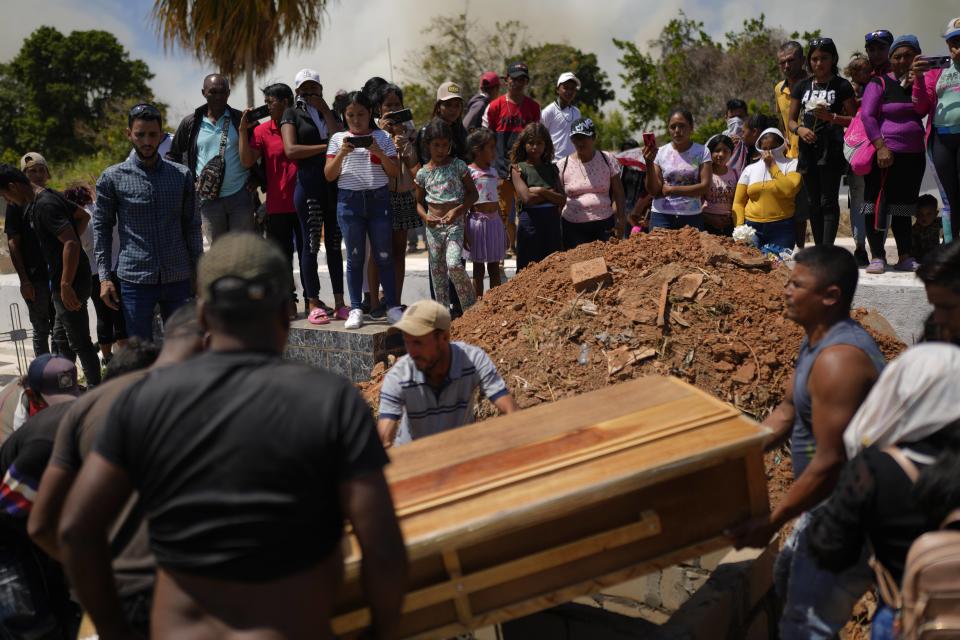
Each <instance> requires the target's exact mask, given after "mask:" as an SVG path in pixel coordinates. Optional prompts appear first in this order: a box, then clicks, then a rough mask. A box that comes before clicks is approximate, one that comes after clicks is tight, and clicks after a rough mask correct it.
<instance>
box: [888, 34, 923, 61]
mask: <svg viewBox="0 0 960 640" xmlns="http://www.w3.org/2000/svg"><path fill="white" fill-rule="evenodd" d="M900 47H910V48H911V49H913V50H914V51H916V52H917V53H920V52H921V51H920V40H918V39H917V36H915V35H913V34H911V33H907V34H904V35H902V36H897V39H896V40H894V41H893V44H891V45H890V55H891V56H893V52H894V51H896V50H897V49H899V48H900Z"/></svg>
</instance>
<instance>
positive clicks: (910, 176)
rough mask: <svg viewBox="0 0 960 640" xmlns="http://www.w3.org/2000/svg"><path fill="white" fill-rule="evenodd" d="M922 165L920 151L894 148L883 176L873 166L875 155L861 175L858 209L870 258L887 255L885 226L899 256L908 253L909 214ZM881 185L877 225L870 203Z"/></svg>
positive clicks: (914, 208) (924, 161)
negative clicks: (869, 168)
mask: <svg viewBox="0 0 960 640" xmlns="http://www.w3.org/2000/svg"><path fill="white" fill-rule="evenodd" d="M926 168H927V159H926V157H924V154H923V153H899V152H894V153H893V164H892V165H891V166H890V167H889V168H887V169H886V176H887V177H886V179H884V177H883V172H884V170H882V169H880V167H878V166H877V159H876V158H874V159H873V169H871V171H870V173H868V174H867V175H866V176H865V179H864V189H863V207H862V208H861V209H860V212H861V215H863V216H864V218H865V222H866V228H867V242H869V243H870V254H871V255H872V257H873V258H874V259H877V258H883V259H886V257H887V254H886V251H885V250H884V248H883V243H884V240H885V239H886V235H887V233H886V230H887V228H888V227H889V229H890V230H891V231H893V239H894V240H896V242H897V255H898V256H899V257H900V259H901V260H902V259H903V258H904V256H908V255H910V242H911V232H912V222H913V217H912V216H914V215H916V212H917V198H918V197H919V195H920V183H921V182H923V172H924V171H925V170H926ZM881 186H882V188H883V198H882V200H881V209H880V216H879V218H880V219H879V223H880V224H879V227H878V226H877V216H876V215H875V214H874V207H875V206H876V202H877V198H878V197H879V196H880V189H881Z"/></svg>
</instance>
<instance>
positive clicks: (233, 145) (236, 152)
mask: <svg viewBox="0 0 960 640" xmlns="http://www.w3.org/2000/svg"><path fill="white" fill-rule="evenodd" d="M224 122H227V146H226V147H225V148H224V150H223V161H224V165H225V166H226V170H225V171H224V174H223V184H221V185H220V197H221V198H225V197H227V196H232V195H233V194H235V193H236V192H238V191H240V189H243V188H244V187H245V186H246V184H247V176H248V175H249V174H250V172H249V170H247V169H245V168H244V166H243V164H242V163H241V162H240V140H239V138H238V137H237V136H238V133H237V130H236V128H235V127H234V126H233V123H232V122H231V121H230V110H229V109H227V110H226V111H224V112H223V115H222V116H220V119H219V120H217V122H216V124H214V123H212V122H210V120H209V119H208V118H207V116H203V117H202V118H201V119H200V130H199V131H198V132H197V175H198V176H199V175H200V173H201V172H202V171H203V168H204V167H205V166H207V163H208V162H210V160H212V159H213V158H216V157H217V155H218V154H219V153H220V136H221V135H222V134H223V124H224Z"/></svg>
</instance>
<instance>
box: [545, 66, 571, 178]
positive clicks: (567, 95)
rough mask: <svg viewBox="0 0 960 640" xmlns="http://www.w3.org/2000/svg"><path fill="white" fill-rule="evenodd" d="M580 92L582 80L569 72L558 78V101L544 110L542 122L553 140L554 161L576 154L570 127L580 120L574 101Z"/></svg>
mask: <svg viewBox="0 0 960 640" xmlns="http://www.w3.org/2000/svg"><path fill="white" fill-rule="evenodd" d="M579 90H580V80H578V79H577V76H575V75H573V74H572V73H571V72H569V71H565V72H564V73H561V74H560V77H559V78H557V99H556V100H554V101H553V102H551V103H550V104H548V105H547V106H546V107H544V108H543V111H542V112H541V114H540V122H542V123H543V126H545V127H546V128H547V131H549V132H550V137H551V138H552V139H553V159H554V160H561V159H563V158H566V157H567V156H569V155H570V154H571V153H573V152H574V148H573V143H572V142H570V125H572V124H573V123H574V122H576V121H577V120H579V119H580V109H578V108H577V107H576V106H575V105H574V104H573V101H574V100H576V98H577V91H579Z"/></svg>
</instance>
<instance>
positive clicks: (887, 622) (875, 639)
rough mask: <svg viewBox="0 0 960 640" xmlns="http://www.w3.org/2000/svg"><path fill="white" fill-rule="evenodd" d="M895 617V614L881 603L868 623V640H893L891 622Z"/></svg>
mask: <svg viewBox="0 0 960 640" xmlns="http://www.w3.org/2000/svg"><path fill="white" fill-rule="evenodd" d="M896 617H897V612H896V611H894V610H893V609H891V608H890V607H888V606H887V605H886V604H884V603H883V602H881V603H880V606H878V607H877V612H876V613H875V614H874V616H873V621H871V622H870V640H894V638H895V637H896V636H894V634H893V621H894V620H895V619H896Z"/></svg>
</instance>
